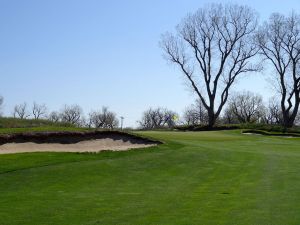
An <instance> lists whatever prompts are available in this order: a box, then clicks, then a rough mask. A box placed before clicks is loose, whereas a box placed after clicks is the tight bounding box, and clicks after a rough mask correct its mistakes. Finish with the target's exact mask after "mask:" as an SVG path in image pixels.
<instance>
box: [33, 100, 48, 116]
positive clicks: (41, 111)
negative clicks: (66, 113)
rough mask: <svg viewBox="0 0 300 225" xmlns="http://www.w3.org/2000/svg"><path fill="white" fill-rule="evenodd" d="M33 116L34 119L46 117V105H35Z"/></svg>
mask: <svg viewBox="0 0 300 225" xmlns="http://www.w3.org/2000/svg"><path fill="white" fill-rule="evenodd" d="M32 114H33V116H34V119H36V120H37V119H40V118H41V117H43V116H44V117H45V116H46V114H47V107H46V105H45V104H38V103H36V102H34V103H33V106H32Z"/></svg>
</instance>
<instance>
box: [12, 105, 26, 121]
mask: <svg viewBox="0 0 300 225" xmlns="http://www.w3.org/2000/svg"><path fill="white" fill-rule="evenodd" d="M13 116H14V118H20V119H26V118H28V117H29V116H30V114H29V113H28V111H27V104H26V102H24V103H22V104H19V105H15V107H14V111H13Z"/></svg>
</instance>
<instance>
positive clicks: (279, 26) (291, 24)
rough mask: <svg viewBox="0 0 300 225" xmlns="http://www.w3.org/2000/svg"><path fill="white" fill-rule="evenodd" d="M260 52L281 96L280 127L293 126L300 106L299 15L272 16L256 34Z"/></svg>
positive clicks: (276, 14)
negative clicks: (274, 78)
mask: <svg viewBox="0 0 300 225" xmlns="http://www.w3.org/2000/svg"><path fill="white" fill-rule="evenodd" d="M257 43H258V45H259V47H260V53H261V55H262V56H263V57H264V59H266V60H267V61H269V62H270V63H271V64H272V65H273V67H274V69H275V71H276V72H275V73H274V75H276V80H277V82H275V83H276V84H277V86H276V87H277V89H278V90H279V92H280V94H281V102H280V106H281V111H282V115H283V125H284V126H285V127H286V128H289V127H292V126H293V124H294V121H295V118H296V116H297V113H298V109H299V104H300V71H299V69H300V16H299V14H296V13H292V14H291V15H290V16H288V17H286V16H284V15H281V14H278V13H275V14H272V15H271V17H270V18H269V21H268V22H265V23H264V25H262V26H261V27H260V30H259V32H258V33H257Z"/></svg>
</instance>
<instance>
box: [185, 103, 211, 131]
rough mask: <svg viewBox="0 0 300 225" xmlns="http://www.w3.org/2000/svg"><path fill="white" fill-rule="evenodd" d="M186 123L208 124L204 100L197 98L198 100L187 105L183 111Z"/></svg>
mask: <svg viewBox="0 0 300 225" xmlns="http://www.w3.org/2000/svg"><path fill="white" fill-rule="evenodd" d="M183 119H184V123H186V124H187V125H205V124H207V122H208V120H207V113H206V109H205V107H204V106H203V104H202V102H201V101H200V100H199V99H197V100H196V102H195V103H194V104H192V105H190V106H189V107H187V108H186V109H185V111H184V113H183Z"/></svg>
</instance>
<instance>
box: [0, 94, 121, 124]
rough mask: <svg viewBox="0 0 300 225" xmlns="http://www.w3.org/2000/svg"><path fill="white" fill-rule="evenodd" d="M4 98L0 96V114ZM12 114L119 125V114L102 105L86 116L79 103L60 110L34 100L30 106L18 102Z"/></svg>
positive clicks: (78, 122)
mask: <svg viewBox="0 0 300 225" xmlns="http://www.w3.org/2000/svg"><path fill="white" fill-rule="evenodd" d="M3 102H4V98H3V97H2V96H0V115H2V114H1V112H2V111H1V109H2V105H3ZM12 116H13V117H14V118H19V119H35V120H39V119H46V120H49V121H51V122H54V123H58V122H61V123H68V124H71V125H74V126H79V127H89V128H106V129H114V128H117V127H118V126H119V119H118V117H117V114H116V113H115V112H113V111H111V110H109V109H108V107H102V108H101V109H100V110H93V111H91V112H90V113H89V114H88V116H87V117H85V116H84V113H83V110H82V108H81V107H80V106H79V105H77V104H74V105H64V106H63V107H62V108H61V109H60V110H59V111H50V112H49V110H48V107H47V106H46V104H38V103H36V102H34V103H33V104H32V105H31V106H29V105H28V104H27V103H26V102H24V103H21V104H17V105H15V106H14V108H13V112H12Z"/></svg>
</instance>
